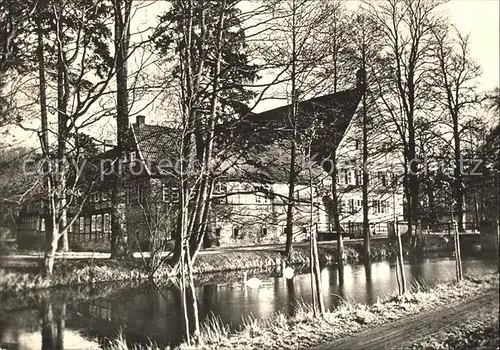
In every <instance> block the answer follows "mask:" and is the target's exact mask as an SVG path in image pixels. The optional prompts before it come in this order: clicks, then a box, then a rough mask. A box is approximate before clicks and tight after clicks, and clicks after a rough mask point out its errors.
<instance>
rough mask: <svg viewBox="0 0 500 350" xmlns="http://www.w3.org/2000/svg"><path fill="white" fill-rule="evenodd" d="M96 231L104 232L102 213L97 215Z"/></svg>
mask: <svg viewBox="0 0 500 350" xmlns="http://www.w3.org/2000/svg"><path fill="white" fill-rule="evenodd" d="M96 231H97V232H102V215H101V214H99V215H97V222H96Z"/></svg>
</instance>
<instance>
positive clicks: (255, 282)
mask: <svg viewBox="0 0 500 350" xmlns="http://www.w3.org/2000/svg"><path fill="white" fill-rule="evenodd" d="M243 280H244V283H245V286H247V287H250V288H259V287H260V285H261V284H262V281H261V280H260V279H258V278H257V277H252V278H250V279H249V280H247V272H246V271H245V272H243Z"/></svg>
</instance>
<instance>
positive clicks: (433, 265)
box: [0, 258, 497, 349]
mask: <svg viewBox="0 0 500 350" xmlns="http://www.w3.org/2000/svg"><path fill="white" fill-rule="evenodd" d="M463 267H464V271H465V273H467V272H468V271H469V272H470V271H477V272H480V271H485V270H488V271H490V270H493V269H496V268H497V263H496V261H491V260H477V259H475V260H473V259H467V260H464V262H463ZM405 270H406V276H407V278H408V280H410V279H412V280H422V281H424V282H425V283H426V284H428V285H434V284H436V283H438V282H441V281H444V280H451V279H453V277H454V271H455V262H454V260H453V259H451V258H435V259H431V258H427V259H421V260H418V261H412V262H407V263H406V265H405ZM395 273H396V265H395V263H394V262H389V261H382V262H374V263H372V264H370V265H367V266H365V265H346V266H344V267H343V273H341V272H339V269H338V267H337V266H333V265H332V266H326V267H323V268H322V270H321V277H322V284H323V293H324V298H325V304H326V305H327V307H329V308H332V307H335V306H336V305H338V304H339V303H340V301H341V300H342V299H344V300H350V301H355V302H362V303H373V302H376V301H377V298H383V297H385V296H387V295H388V294H389V293H391V292H394V291H395V290H397V288H398V287H397V280H396V274H395ZM251 276H252V274H250V275H249V277H251ZM259 277H261V276H259ZM261 279H262V280H263V285H262V286H261V287H260V288H259V289H248V288H245V287H244V286H243V281H242V278H239V275H238V277H236V278H235V277H234V274H233V280H234V283H229V284H228V283H225V284H207V285H198V286H197V287H196V297H197V300H198V307H199V313H200V320H201V321H203V320H205V319H206V318H207V317H210V316H211V314H214V315H216V316H218V317H220V318H221V319H222V321H223V322H225V323H226V324H229V325H231V327H233V328H237V327H238V326H239V325H241V324H242V321H243V318H244V317H246V316H249V315H253V316H254V317H258V318H262V319H265V318H270V317H272V316H273V314H275V313H276V312H278V311H281V312H284V313H287V314H293V313H294V312H295V310H296V308H295V307H296V305H297V303H299V302H302V301H304V302H308V303H309V302H310V301H311V284H310V278H309V275H308V274H307V270H306V271H304V273H301V274H297V275H296V276H295V277H294V278H293V279H292V280H286V279H284V278H282V277H279V276H273V275H268V276H264V277H261ZM96 288H103V287H99V286H98V287H96ZM97 292H98V291H97ZM14 304H15V303H14ZM3 309H4V310H3V311H2V315H1V321H0V347H2V348H6V349H53V348H65V349H82V348H97V347H99V346H100V345H102V344H103V343H105V341H106V338H114V337H115V336H116V335H117V333H118V332H119V331H120V330H121V331H122V332H123V333H124V334H125V336H126V337H127V339H128V340H130V341H131V342H141V343H147V342H148V339H151V340H153V341H156V342H158V343H162V344H175V343H177V342H179V341H180V340H181V338H182V333H183V326H182V321H181V317H180V315H181V298H180V292H179V290H178V289H177V288H175V287H164V288H160V289H158V288H154V287H152V286H148V285H144V286H141V287H140V288H138V289H133V290H130V289H129V290H126V291H123V290H122V291H116V293H113V291H111V292H110V293H106V297H104V298H98V299H97V300H94V301H92V302H80V303H75V302H72V301H71V297H70V296H68V295H65V294H64V291H63V292H62V293H60V295H59V294H58V295H57V296H54V295H52V296H51V297H50V298H48V297H42V296H40V297H39V298H36V299H34V300H31V299H30V302H29V303H27V302H26V300H21V299H20V300H19V305H18V306H12V303H10V306H9V307H8V310H5V307H4V308H3Z"/></svg>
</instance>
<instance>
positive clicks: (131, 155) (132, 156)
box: [129, 151, 135, 163]
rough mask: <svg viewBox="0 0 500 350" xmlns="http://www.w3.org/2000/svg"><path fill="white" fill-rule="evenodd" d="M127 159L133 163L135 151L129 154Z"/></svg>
mask: <svg viewBox="0 0 500 350" xmlns="http://www.w3.org/2000/svg"><path fill="white" fill-rule="evenodd" d="M129 159H130V162H131V163H132V162H135V151H134V152H130V153H129Z"/></svg>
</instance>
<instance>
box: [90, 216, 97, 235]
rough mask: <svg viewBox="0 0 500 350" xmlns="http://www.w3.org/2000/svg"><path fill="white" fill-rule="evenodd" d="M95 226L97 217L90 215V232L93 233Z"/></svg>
mask: <svg viewBox="0 0 500 350" xmlns="http://www.w3.org/2000/svg"><path fill="white" fill-rule="evenodd" d="M96 224H97V215H92V221H91V222H90V232H95V229H96Z"/></svg>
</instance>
